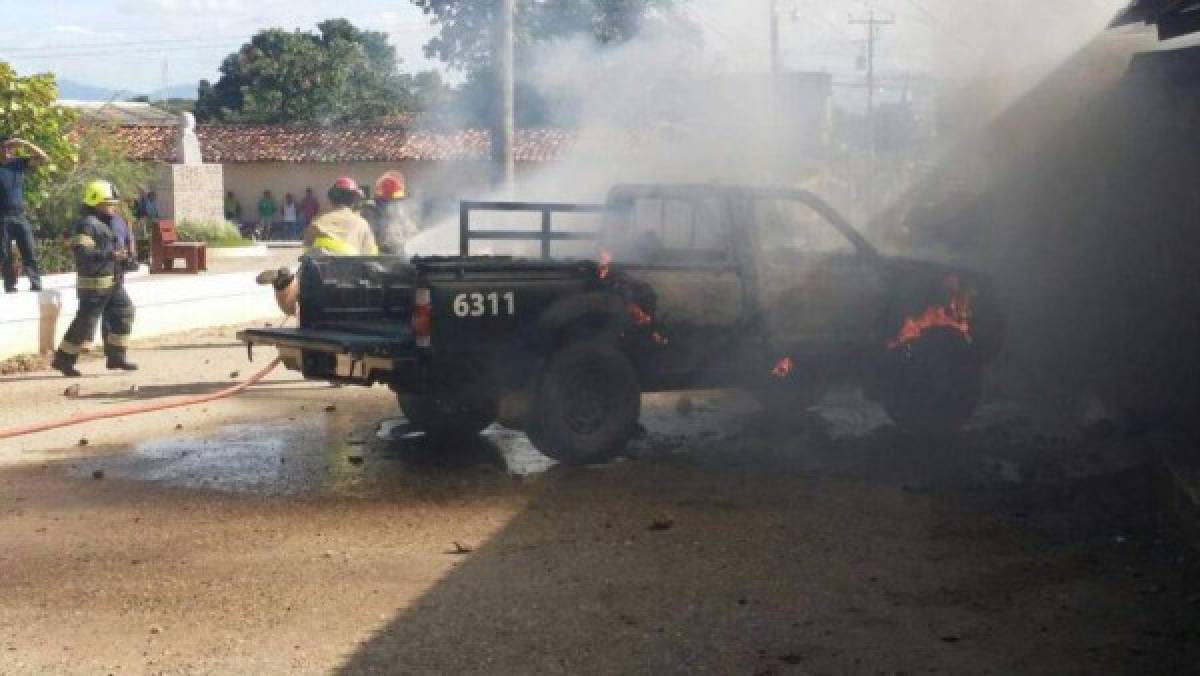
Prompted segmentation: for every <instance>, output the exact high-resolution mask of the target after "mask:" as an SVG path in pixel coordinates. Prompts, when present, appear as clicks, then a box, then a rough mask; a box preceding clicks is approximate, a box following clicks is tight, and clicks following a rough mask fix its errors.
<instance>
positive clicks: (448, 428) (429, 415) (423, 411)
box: [396, 392, 496, 441]
mask: <svg viewBox="0 0 1200 676" xmlns="http://www.w3.org/2000/svg"><path fill="white" fill-rule="evenodd" d="M396 400H397V401H398V402H399V403H400V410H401V411H402V412H403V413H404V417H405V418H408V422H409V423H411V424H412V426H413V427H414V428H415V429H417V430H420V431H422V432H424V433H425V434H426V436H428V437H429V438H431V439H434V440H437V441H460V440H463V439H469V438H471V437H473V436H475V435H477V434H479V433H480V432H482V431H483V430H484V429H485V428H486V427H487V426H488V425H490V424H492V421H493V420H495V419H496V406H495V404H494V403H492V402H488V401H486V400H480V401H471V400H469V399H468V398H466V397H434V396H413V395H410V394H405V393H403V392H397V393H396Z"/></svg>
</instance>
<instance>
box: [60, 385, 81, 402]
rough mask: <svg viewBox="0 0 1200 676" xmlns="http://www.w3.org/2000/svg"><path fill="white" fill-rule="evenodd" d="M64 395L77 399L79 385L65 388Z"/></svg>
mask: <svg viewBox="0 0 1200 676" xmlns="http://www.w3.org/2000/svg"><path fill="white" fill-rule="evenodd" d="M63 396H64V397H66V398H68V399H75V398H77V397H78V396H79V385H72V386H70V387H68V388H67V389H65V390H63Z"/></svg>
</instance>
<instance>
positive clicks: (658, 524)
mask: <svg viewBox="0 0 1200 676" xmlns="http://www.w3.org/2000/svg"><path fill="white" fill-rule="evenodd" d="M674 526H675V520H674V519H655V520H654V521H652V522H650V525H649V526H647V527H646V530H671V528H672V527H674Z"/></svg>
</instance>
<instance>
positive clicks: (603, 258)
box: [596, 249, 613, 279]
mask: <svg viewBox="0 0 1200 676" xmlns="http://www.w3.org/2000/svg"><path fill="white" fill-rule="evenodd" d="M612 259H613V258H612V254H611V253H609V252H608V249H602V250H601V251H600V266H599V267H598V268H597V270H596V272H597V274H598V275H599V276H600V279H608V273H609V272H611V271H612Z"/></svg>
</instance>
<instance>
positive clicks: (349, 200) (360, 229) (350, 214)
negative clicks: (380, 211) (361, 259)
mask: <svg viewBox="0 0 1200 676" xmlns="http://www.w3.org/2000/svg"><path fill="white" fill-rule="evenodd" d="M329 201H330V202H331V203H333V211H330V212H329V213H327V214H324V215H322V216H321V217H320V218H317V219H316V220H315V221H313V222H312V223H310V224H309V225H308V227H307V228H305V229H304V250H305V251H306V252H309V253H324V254H328V255H333V256H375V255H377V254H378V253H379V247H378V246H376V244H375V236H374V234H372V233H371V226H370V225H369V224H368V223H367V222H366V220H364V219H363V217H362V216H360V215H358V212H357V211H355V209H356V208H357V207H358V206H359V204H361V203H362V190H360V189H359V187H358V183H355V182H354V179H352V178H348V177H346V176H343V177H342V178H339V179H338V180H337V181H336V182H334V184H333V187H331V188H330V189H329Z"/></svg>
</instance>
